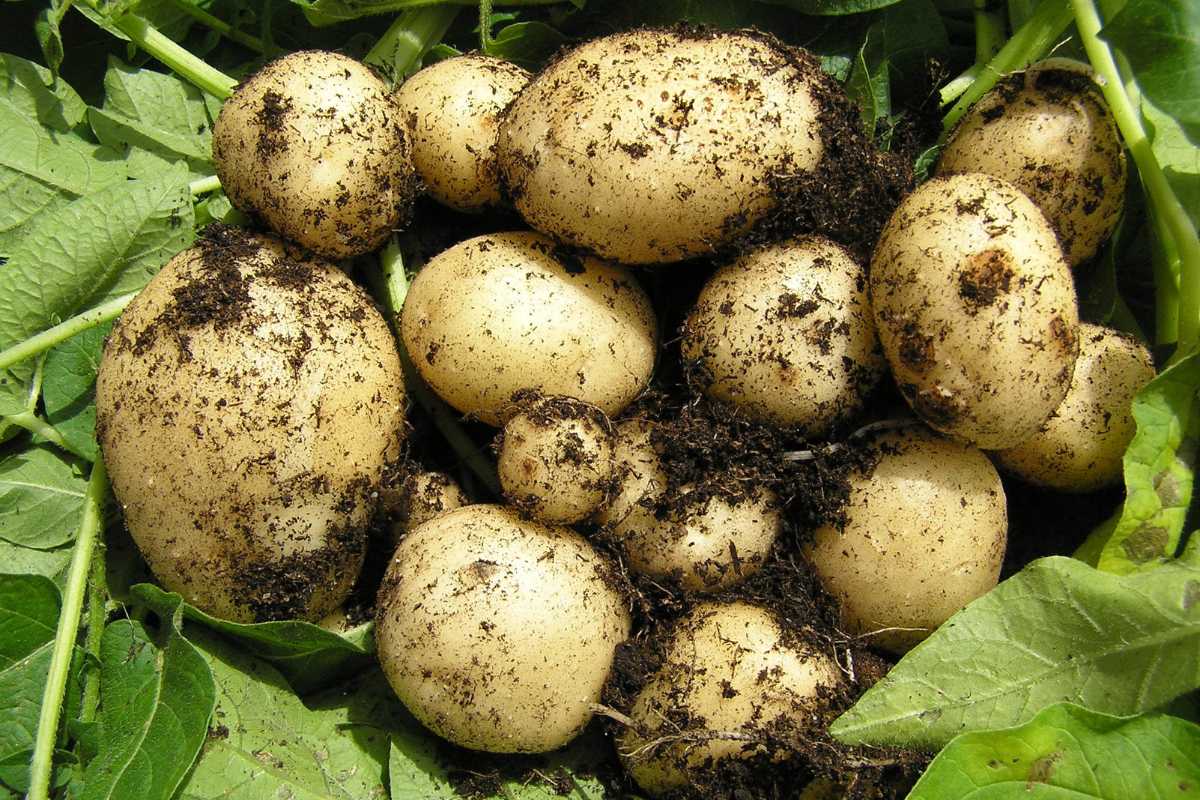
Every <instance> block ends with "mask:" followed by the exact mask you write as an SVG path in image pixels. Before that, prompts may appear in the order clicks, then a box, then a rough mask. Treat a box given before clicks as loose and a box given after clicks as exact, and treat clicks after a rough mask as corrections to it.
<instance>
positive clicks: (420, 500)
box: [390, 472, 470, 542]
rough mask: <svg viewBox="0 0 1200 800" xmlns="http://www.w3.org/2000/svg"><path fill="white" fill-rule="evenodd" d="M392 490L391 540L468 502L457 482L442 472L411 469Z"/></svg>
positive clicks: (396, 539)
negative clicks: (395, 495)
mask: <svg viewBox="0 0 1200 800" xmlns="http://www.w3.org/2000/svg"><path fill="white" fill-rule="evenodd" d="M396 494H397V495H398V496H397V497H396V498H395V499H394V504H393V505H394V507H393V508H391V509H390V511H391V513H392V515H393V517H394V521H393V522H392V540H393V541H394V542H399V541H400V538H401V537H402V536H404V534H406V533H408V532H409V531H411V530H413V529H414V528H416V527H417V526H418V525H423V524H425V523H426V522H428V521H429V520H431V519H433V518H434V517H438V516H441V515H442V514H445V513H446V512H447V511H453V510H454V509H456V508H461V507H462V506H465V505H468V504H469V503H470V501H469V500H468V499H467V496H466V495H465V494H463V490H462V487H460V486H459V485H458V482H457V481H455V480H454V478H451V477H450V476H449V475H447V474H446V473H444V472H414V473H413V474H411V475H409V476H408V477H407V478H405V479H404V483H403V485H402V486H401V487H400V491H399V492H397V493H396Z"/></svg>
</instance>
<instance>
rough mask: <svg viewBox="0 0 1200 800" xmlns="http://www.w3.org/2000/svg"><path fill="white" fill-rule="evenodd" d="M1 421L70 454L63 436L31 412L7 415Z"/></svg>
mask: <svg viewBox="0 0 1200 800" xmlns="http://www.w3.org/2000/svg"><path fill="white" fill-rule="evenodd" d="M3 419H4V421H5V422H7V423H9V424H10V425H16V426H17V427H18V428H24V429H25V430H27V431H29V432H30V433H32V434H33V435H35V436H40V437H42V438H43V439H45V440H46V441H47V442H49V443H50V444H52V445H54V446H55V447H58V448H60V449H62V450H66V451H67V452H71V448H70V446H68V445H67V440H66V439H64V438H63V435H62V434H61V433H59V432H58V430H57V429H56V428H55V427H54V426H53V425H51V424H50V423H49V422H46V421H45V420H44V419H42V418H41V417H39V416H38V415H37V414H35V413H33V412H32V411H23V412H21V413H20V414H9V415H8V416H6V417H4V418H3Z"/></svg>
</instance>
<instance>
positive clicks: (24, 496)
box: [0, 445, 87, 550]
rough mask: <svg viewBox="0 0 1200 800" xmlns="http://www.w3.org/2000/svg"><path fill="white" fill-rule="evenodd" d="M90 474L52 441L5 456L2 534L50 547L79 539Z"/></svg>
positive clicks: (1, 460) (0, 475)
mask: <svg viewBox="0 0 1200 800" xmlns="http://www.w3.org/2000/svg"><path fill="white" fill-rule="evenodd" d="M86 491H87V478H86V476H84V475H82V474H80V472H79V470H78V469H77V467H76V466H75V465H74V464H72V463H71V462H70V461H67V460H65V459H63V458H62V457H60V456H59V454H58V453H57V452H55V451H54V449H53V448H51V447H50V446H48V445H47V446H39V447H30V448H29V449H27V450H24V451H21V452H19V453H9V454H6V455H5V456H3V457H0V539H4V540H5V541H8V542H11V543H12V544H16V545H21V546H22V547H32V548H37V549H39V550H49V549H51V548H55V547H58V546H60V545H63V544H66V543H67V542H70V541H73V540H74V539H75V532H76V531H75V529H76V527H77V526H78V524H79V518H80V515H81V514H82V513H83V498H84V493H85V492H86Z"/></svg>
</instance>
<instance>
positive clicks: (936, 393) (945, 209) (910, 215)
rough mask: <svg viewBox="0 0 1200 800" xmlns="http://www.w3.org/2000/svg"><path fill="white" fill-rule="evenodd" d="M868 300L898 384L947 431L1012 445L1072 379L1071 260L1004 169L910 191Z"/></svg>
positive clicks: (889, 232)
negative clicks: (999, 173)
mask: <svg viewBox="0 0 1200 800" xmlns="http://www.w3.org/2000/svg"><path fill="white" fill-rule="evenodd" d="M871 303H872V305H873V307H874V311H875V321H876V328H877V330H878V332H879V339H880V341H881V342H882V344H883V352H884V355H885V356H886V357H887V360H888V363H889V364H890V365H891V368H892V374H893V376H894V377H895V379H896V383H897V385H898V386H899V387H900V391H901V392H902V393H903V394H904V396H905V398H906V399H907V400H908V402H909V404H910V405H911V406H912V407H913V409H914V410H915V411H916V412H917V413H918V414H919V415H920V416H921V417H922V418H923V419H924V420H925V421H926V422H928V423H929V424H930V425H931V426H933V427H934V428H937V429H938V430H940V431H942V432H944V433H948V434H950V435H952V436H955V437H958V438H961V439H965V440H966V441H968V442H971V443H973V444H975V445H977V446H979V447H982V448H985V449H989V450H995V449H1002V448H1006V447H1013V446H1015V445H1017V444H1019V443H1021V442H1023V441H1025V440H1026V439H1028V438H1029V437H1031V436H1033V435H1034V434H1035V433H1037V431H1038V429H1039V428H1041V427H1042V425H1043V424H1044V423H1045V422H1046V420H1047V419H1049V418H1050V415H1051V414H1052V413H1053V412H1054V409H1055V408H1057V407H1058V404H1059V403H1061V402H1062V399H1063V397H1064V396H1066V393H1067V388H1068V387H1069V386H1070V385H1071V371H1072V369H1073V368H1074V366H1075V357H1076V354H1077V353H1078V350H1079V336H1078V329H1079V313H1078V310H1077V308H1076V300H1075V286H1074V283H1073V282H1072V279H1071V272H1070V268H1069V267H1068V266H1067V264H1066V262H1065V261H1064V260H1063V258H1062V254H1061V251H1060V250H1059V247H1058V243H1057V240H1056V239H1055V236H1054V231H1053V230H1051V228H1050V226H1049V225H1048V224H1047V223H1046V220H1045V217H1043V216H1042V213H1041V212H1040V211H1038V209H1037V207H1036V206H1035V205H1034V204H1033V203H1032V201H1030V200H1029V198H1027V197H1025V195H1023V194H1022V193H1021V192H1020V191H1019V190H1018V189H1017V188H1016V187H1015V186H1013V185H1012V184H1010V183H1008V182H1006V181H1003V180H1000V179H999V178H993V177H991V176H989V175H955V176H952V177H949V178H935V179H933V180H931V181H929V182H928V183H926V184H924V185H922V186H921V187H920V188H919V189H917V190H916V191H915V192H913V193H912V194H910V195H909V196H908V197H907V198H905V199H904V201H903V202H902V203H901V204H900V206H899V208H897V209H896V212H895V213H894V214H893V215H892V218H891V219H890V220H889V221H888V224H887V226H886V227H885V228H884V231H883V235H882V237H881V238H880V240H879V244H878V245H877V247H876V248H875V255H874V257H873V258H872V260H871Z"/></svg>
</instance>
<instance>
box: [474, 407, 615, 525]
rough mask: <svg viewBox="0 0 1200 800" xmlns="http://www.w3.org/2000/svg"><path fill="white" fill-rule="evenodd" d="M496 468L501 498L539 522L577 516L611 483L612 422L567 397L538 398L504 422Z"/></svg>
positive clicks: (598, 499)
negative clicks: (502, 496)
mask: <svg viewBox="0 0 1200 800" xmlns="http://www.w3.org/2000/svg"><path fill="white" fill-rule="evenodd" d="M496 468H497V472H498V473H499V476H500V485H501V487H503V489H504V497H505V499H506V500H507V501H508V502H509V503H510V504H511V505H513V506H516V507H517V508H518V509H520V510H521V512H522V513H524V514H526V515H528V516H531V517H533V518H535V519H538V520H541V521H542V522H550V523H561V524H566V525H569V524H572V523H576V522H580V521H582V520H584V519H586V518H587V517H589V516H590V515H591V514H592V513H593V512H595V511H596V510H597V509H598V508H600V506H601V504H602V503H603V502H604V501H605V499H606V498H607V496H608V493H609V491H610V489H611V488H612V484H613V474H614V468H615V464H614V462H613V425H612V422H610V421H609V419H608V417H607V416H606V415H605V414H604V412H603V411H601V410H600V409H598V408H596V407H595V406H593V405H589V404H587V403H581V402H580V401H578V400H572V399H571V398H569V397H548V398H544V399H541V400H539V401H537V402H535V403H534V404H533V405H532V407H531V408H529V409H527V410H525V411H522V412H521V413H520V414H517V415H516V416H515V417H513V418H512V419H510V420H509V421H508V422H507V423H506V424H505V425H504V432H503V434H502V435H501V439H500V454H499V459H498V460H497V465H496Z"/></svg>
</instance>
